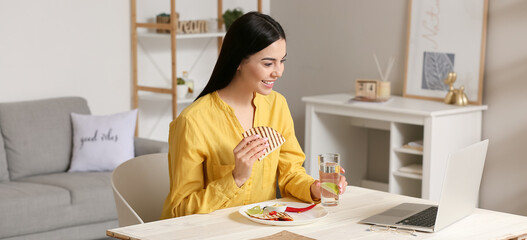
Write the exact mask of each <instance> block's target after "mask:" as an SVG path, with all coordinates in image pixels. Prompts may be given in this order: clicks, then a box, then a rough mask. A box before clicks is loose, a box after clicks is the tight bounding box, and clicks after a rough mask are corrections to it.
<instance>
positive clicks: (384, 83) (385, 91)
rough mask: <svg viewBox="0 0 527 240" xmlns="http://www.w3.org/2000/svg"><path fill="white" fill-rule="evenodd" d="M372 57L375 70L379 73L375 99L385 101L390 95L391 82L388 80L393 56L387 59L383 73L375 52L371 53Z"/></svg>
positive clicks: (393, 59)
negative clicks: (379, 79)
mask: <svg viewBox="0 0 527 240" xmlns="http://www.w3.org/2000/svg"><path fill="white" fill-rule="evenodd" d="M373 59H374V60H375V64H376V65H377V70H378V71H379V74H380V75H381V81H379V86H378V91H377V100H379V101H387V100H388V99H390V96H391V84H390V81H388V80H389V77H390V72H391V71H392V67H393V64H394V63H395V58H394V57H393V56H391V57H390V59H389V60H388V65H387V66H386V72H384V73H383V71H382V70H381V64H379V59H378V58H377V55H376V54H373Z"/></svg>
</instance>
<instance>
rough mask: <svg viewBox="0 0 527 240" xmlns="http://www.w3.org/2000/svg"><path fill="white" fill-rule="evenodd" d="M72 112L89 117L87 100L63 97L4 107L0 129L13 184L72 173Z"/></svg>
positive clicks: (1, 105) (1, 109) (0, 113)
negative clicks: (27, 177) (35, 176)
mask: <svg viewBox="0 0 527 240" xmlns="http://www.w3.org/2000/svg"><path fill="white" fill-rule="evenodd" d="M72 112H75V113H81V114H89V113H90V110H89V107H88V104H87V102H86V100H85V99H83V98H80V97H63V98H53V99H44V100H35V101H26V102H12V103H0V128H1V131H2V134H3V136H4V143H5V151H6V158H7V163H8V170H9V176H10V178H11V179H12V180H13V179H18V178H22V177H26V176H32V175H38V174H48V173H56V172H64V171H66V170H67V169H68V166H69V162H70V159H71V148H72V126H71V118H70V113H72Z"/></svg>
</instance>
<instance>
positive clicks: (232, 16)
mask: <svg viewBox="0 0 527 240" xmlns="http://www.w3.org/2000/svg"><path fill="white" fill-rule="evenodd" d="M242 15H243V10H242V9H241V8H235V9H232V10H231V9H227V11H225V12H224V13H223V22H224V23H225V30H229V27H230V26H231V24H232V23H233V22H234V20H236V19H237V18H239V17H241V16H242Z"/></svg>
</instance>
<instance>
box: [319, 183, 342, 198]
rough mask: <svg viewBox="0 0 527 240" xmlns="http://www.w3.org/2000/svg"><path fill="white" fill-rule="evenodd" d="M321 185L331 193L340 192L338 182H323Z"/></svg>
mask: <svg viewBox="0 0 527 240" xmlns="http://www.w3.org/2000/svg"><path fill="white" fill-rule="evenodd" d="M320 186H321V187H322V188H323V189H326V190H327V191H329V192H330V193H333V194H335V195H338V194H339V187H338V186H337V184H334V183H331V182H323V183H322V184H320Z"/></svg>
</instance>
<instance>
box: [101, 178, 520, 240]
mask: <svg viewBox="0 0 527 240" xmlns="http://www.w3.org/2000/svg"><path fill="white" fill-rule="evenodd" d="M281 201H294V200H291V199H287V200H285V199H282V200H281ZM402 202H416V203H428V202H430V201H429V200H425V199H419V198H412V197H407V196H401V195H395V194H390V193H386V192H380V191H375V190H370V189H365V188H359V187H351V186H350V187H348V188H347V190H346V193H345V194H344V195H342V196H341V204H340V205H339V206H337V207H327V208H326V209H327V210H328V211H329V214H328V215H327V216H326V217H324V218H322V219H320V220H319V221H317V222H315V223H312V224H308V225H303V226H292V227H277V226H269V225H262V224H258V223H255V222H252V221H250V220H249V219H246V218H245V217H243V216H241V215H240V214H239V213H238V207H234V208H227V209H222V210H218V211H215V212H212V213H210V214H196V215H190V216H185V217H180V218H172V219H167V220H161V221H156V222H150V223H145V224H138V225H132V226H128V227H122V228H116V229H110V230H108V231H107V232H106V233H107V235H108V236H110V237H115V238H120V239H130V240H135V239H143V240H148V239H151V240H169V239H254V238H258V237H265V236H269V235H272V234H275V233H278V232H281V231H283V230H287V231H289V232H293V233H297V234H300V235H304V236H307V237H311V238H315V239H331V240H334V239H415V240H417V239H448V240H451V239H464V240H469V239H478V240H481V239H524V237H525V236H526V235H525V234H527V217H522V216H517V215H512V214H506V213H501V212H494V211H489V210H483V209H476V211H475V212H474V213H473V214H472V215H470V216H468V217H466V218H464V219H462V220H460V221H459V222H457V223H455V224H453V225H451V226H449V227H447V228H445V229H443V230H441V231H440V232H437V233H421V232H417V233H416V235H417V236H407V235H401V234H396V233H392V232H385V233H378V232H370V231H367V230H368V229H369V225H365V224H358V223H357V222H358V221H360V220H362V219H364V218H366V217H369V216H371V215H373V214H377V213H380V212H382V211H385V210H386V209H388V208H390V207H393V206H395V205H397V204H400V203H402ZM520 236H523V237H521V238H519V237H520Z"/></svg>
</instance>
